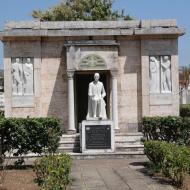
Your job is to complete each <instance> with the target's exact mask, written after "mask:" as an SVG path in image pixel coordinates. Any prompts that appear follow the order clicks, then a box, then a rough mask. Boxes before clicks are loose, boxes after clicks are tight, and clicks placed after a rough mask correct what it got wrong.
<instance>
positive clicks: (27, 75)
mask: <svg viewBox="0 0 190 190" xmlns="http://www.w3.org/2000/svg"><path fill="white" fill-rule="evenodd" d="M23 82H24V94H26V95H32V94H33V64H32V62H31V59H30V58H27V59H26V63H24V64H23Z"/></svg>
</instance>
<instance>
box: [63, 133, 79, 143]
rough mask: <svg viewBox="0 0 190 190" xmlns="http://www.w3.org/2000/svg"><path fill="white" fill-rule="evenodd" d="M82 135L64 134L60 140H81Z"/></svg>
mask: <svg viewBox="0 0 190 190" xmlns="http://www.w3.org/2000/svg"><path fill="white" fill-rule="evenodd" d="M79 138H80V135H79V134H75V135H62V136H61V138H60V142H67V141H79Z"/></svg>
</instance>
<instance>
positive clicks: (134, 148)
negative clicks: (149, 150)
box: [116, 145, 144, 152]
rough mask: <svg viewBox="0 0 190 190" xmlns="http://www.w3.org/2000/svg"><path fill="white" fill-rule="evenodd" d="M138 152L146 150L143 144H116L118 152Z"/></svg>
mask: <svg viewBox="0 0 190 190" xmlns="http://www.w3.org/2000/svg"><path fill="white" fill-rule="evenodd" d="M131 151H132V152H136V151H137V152H138V151H144V146H143V145H123V146H116V152H131Z"/></svg>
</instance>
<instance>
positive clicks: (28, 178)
mask: <svg viewBox="0 0 190 190" xmlns="http://www.w3.org/2000/svg"><path fill="white" fill-rule="evenodd" d="M34 179H35V173H34V172H33V171H32V170H31V169H29V170H8V171H6V178H5V182H4V187H6V190H26V189H27V190H39V187H38V186H37V184H36V183H35V182H34ZM0 190H1V188H0ZM3 190H4V189H3Z"/></svg>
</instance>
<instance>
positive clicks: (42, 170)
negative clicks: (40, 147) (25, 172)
mask: <svg viewBox="0 0 190 190" xmlns="http://www.w3.org/2000/svg"><path fill="white" fill-rule="evenodd" d="M71 166H72V159H71V157H70V156H69V155H67V154H61V155H57V156H55V155H49V156H44V157H42V158H41V159H39V160H36V161H35V163H34V171H35V173H36V177H37V178H36V182H37V183H38V185H39V186H40V187H41V189H42V190H65V189H66V186H67V185H68V184H69V183H70V181H71V179H70V173H71Z"/></svg>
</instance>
